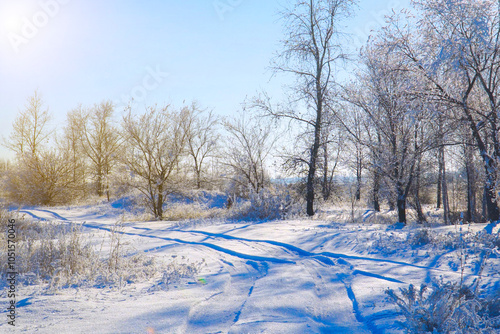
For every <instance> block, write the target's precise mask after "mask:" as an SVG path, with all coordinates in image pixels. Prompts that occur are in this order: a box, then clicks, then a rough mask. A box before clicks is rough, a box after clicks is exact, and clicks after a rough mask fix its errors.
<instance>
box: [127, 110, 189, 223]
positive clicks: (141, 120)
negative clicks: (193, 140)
mask: <svg viewBox="0 0 500 334" xmlns="http://www.w3.org/2000/svg"><path fill="white" fill-rule="evenodd" d="M187 116H188V115H187V112H186V111H185V110H184V111H180V112H176V111H172V110H170V107H165V108H163V109H157V108H156V107H150V108H148V109H147V111H146V112H145V113H144V114H142V115H140V116H134V115H132V112H131V111H129V113H128V114H127V115H126V116H125V117H124V118H123V126H122V127H123V136H124V138H125V145H126V149H125V153H124V154H123V156H122V158H123V162H124V163H125V166H126V168H127V170H128V172H129V173H130V175H131V176H130V180H129V182H130V186H132V187H134V188H136V189H138V190H139V191H140V192H141V193H142V194H144V196H145V197H146V202H147V204H148V206H149V208H150V210H151V212H152V213H153V215H154V217H155V219H160V220H161V219H162V218H163V205H164V203H165V200H166V198H167V195H168V194H169V193H171V192H173V191H174V190H175V174H176V171H177V167H178V164H179V161H180V159H181V157H182V154H183V153H184V152H185V144H186V137H187V136H186V133H185V131H184V126H183V123H185V122H186V120H187Z"/></svg>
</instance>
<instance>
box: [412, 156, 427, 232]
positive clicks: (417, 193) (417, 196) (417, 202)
mask: <svg viewBox="0 0 500 334" xmlns="http://www.w3.org/2000/svg"><path fill="white" fill-rule="evenodd" d="M420 160H421V159H419V160H418V162H417V173H416V177H415V209H416V210H417V217H418V222H419V223H425V222H427V219H426V218H425V215H424V213H423V211H422V205H421V203H420V173H421V172H422V170H421V168H420V166H421V161H420Z"/></svg>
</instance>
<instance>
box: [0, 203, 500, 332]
mask: <svg viewBox="0 0 500 334" xmlns="http://www.w3.org/2000/svg"><path fill="white" fill-rule="evenodd" d="M122 204H123V203H122V202H115V203H114V204H113V206H112V205H108V204H101V205H98V206H96V207H94V206H78V207H59V208H27V209H22V210H20V211H19V213H20V214H24V215H26V216H29V217H32V218H34V219H38V220H41V221H53V220H55V221H61V222H65V223H68V222H80V223H83V228H84V232H85V233H89V234H90V235H92V236H93V237H94V238H96V241H95V243H96V244H98V240H97V239H98V238H99V237H102V236H103V235H104V234H106V233H108V231H110V230H111V229H112V228H113V226H114V224H115V223H116V222H117V221H122V224H123V229H122V233H123V236H122V237H123V240H124V241H126V242H127V243H128V244H129V245H131V246H132V247H133V248H134V249H136V251H137V252H147V254H149V255H154V256H156V257H160V258H164V259H172V257H175V258H176V259H181V258H182V257H185V258H188V259H189V260H190V261H199V260H202V259H204V260H205V262H206V266H205V267H203V268H202V270H201V271H200V272H199V274H198V275H197V277H195V278H193V279H190V280H186V281H183V282H181V283H179V284H175V285H174V286H172V287H171V288H170V289H168V290H165V289H160V288H158V284H157V282H154V281H148V282H141V283H131V284H125V285H124V286H122V287H121V288H119V287H92V288H64V289H61V290H59V291H57V292H56V293H47V292H46V291H44V290H41V289H40V288H39V287H37V286H21V287H20V290H19V295H20V297H19V298H18V301H17V312H18V313H17V319H16V323H17V326H16V329H17V332H19V333H402V330H401V329H400V328H398V327H397V326H396V325H395V323H396V321H397V320H403V318H402V316H401V314H400V312H399V310H398V309H397V308H396V306H395V305H394V304H391V303H389V302H388V301H387V299H386V296H385V294H384V291H385V290H386V289H387V288H392V289H395V290H396V291H397V290H398V288H400V287H408V285H409V284H414V285H416V286H419V285H420V284H422V283H427V284H428V283H430V282H431V281H432V280H433V279H437V278H439V277H442V278H445V279H453V280H457V279H460V259H459V256H458V255H457V254H458V252H459V251H458V250H457V249H453V248H446V247H443V248H436V247H431V246H430V245H427V246H426V245H424V246H422V247H416V246H415V245H411V244H410V243H409V242H408V240H409V239H408V236H409V235H410V236H412V235H413V234H414V233H417V231H418V230H419V229H420V226H408V227H404V228H400V229H393V228H390V227H388V226H387V225H384V224H367V223H362V224H347V223H345V224H344V223H342V224H341V223H338V222H335V221H332V220H331V219H329V218H328V214H324V215H322V216H321V219H315V220H307V219H295V220H286V221H268V222H245V221H239V222H234V221H224V220H222V219H218V220H194V221H186V222H165V221H163V222H158V221H154V222H141V221H136V220H134V219H133V217H131V216H127V212H126V211H124V210H123V209H122V207H123V206H124V205H122ZM485 227H486V225H485V224H475V225H472V226H470V227H467V228H468V229H470V230H471V231H472V232H475V231H480V230H481V229H484V228H485ZM463 228H464V229H465V227H463ZM431 232H432V233H434V234H433V235H434V236H446V235H449V234H450V233H459V230H458V227H456V226H438V227H433V228H432V229H431ZM492 232H493V233H498V226H497V227H495V228H494V229H493V230H492ZM499 258H500V257H499V256H493V257H492V259H491V260H490V262H489V263H488V265H487V268H486V269H485V271H484V272H483V278H482V280H483V281H482V282H483V286H485V287H491V286H496V285H495V284H496V283H495V282H497V281H498V279H499V278H500V275H499V274H498V272H499V269H500V260H499ZM477 270H478V269H477V268H475V266H474V264H473V259H471V260H470V266H469V267H467V268H466V279H467V280H468V281H472V280H473V279H475V278H477V275H478V272H477ZM496 287H498V286H496ZM7 302H8V300H7V298H6V295H5V293H3V294H2V295H1V298H0V303H2V305H7ZM4 312H5V311H4ZM8 327H10V326H8V325H7V323H6V321H2V322H0V332H2V333H4V332H9V330H10V329H11V328H8Z"/></svg>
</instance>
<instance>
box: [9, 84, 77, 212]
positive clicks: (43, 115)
mask: <svg viewBox="0 0 500 334" xmlns="http://www.w3.org/2000/svg"><path fill="white" fill-rule="evenodd" d="M50 118H51V116H50V114H49V112H48V110H47V109H45V110H44V107H43V101H42V99H41V97H40V96H39V94H38V93H37V92H35V94H34V95H33V96H32V97H30V98H29V99H28V103H27V104H26V109H25V110H24V111H22V112H20V113H19V115H18V116H17V118H16V120H15V121H14V124H13V132H12V134H11V136H10V141H8V142H7V147H9V148H10V149H11V150H13V151H14V152H15V153H16V161H15V167H14V168H11V169H10V170H9V171H8V178H7V182H6V189H7V192H8V193H9V197H10V198H11V199H12V200H14V201H16V202H18V203H28V204H35V205H37V204H41V205H49V204H62V203H66V202H68V201H69V200H70V198H71V190H72V181H71V178H70V172H71V168H70V167H69V166H68V164H67V162H66V157H65V156H63V155H61V154H60V153H59V152H57V151H56V150H55V149H51V148H50V145H49V141H50V138H51V134H52V133H53V131H52V130H51V129H49V128H48V125H49V120H50Z"/></svg>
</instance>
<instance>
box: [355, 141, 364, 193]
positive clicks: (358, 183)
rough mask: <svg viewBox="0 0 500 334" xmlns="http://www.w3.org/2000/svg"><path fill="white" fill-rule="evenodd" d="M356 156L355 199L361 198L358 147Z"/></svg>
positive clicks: (360, 171) (360, 168)
mask: <svg viewBox="0 0 500 334" xmlns="http://www.w3.org/2000/svg"><path fill="white" fill-rule="evenodd" d="M357 155H358V156H357V157H356V201H360V200H361V173H362V172H363V171H362V163H363V161H362V159H361V156H360V153H359V149H358V152H357Z"/></svg>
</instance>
